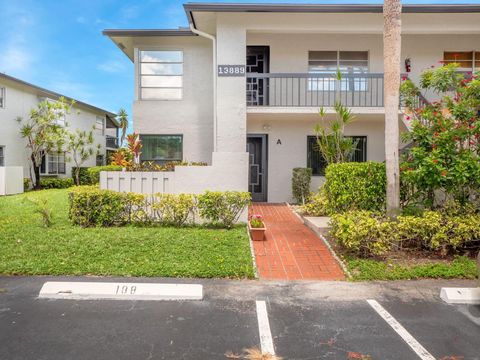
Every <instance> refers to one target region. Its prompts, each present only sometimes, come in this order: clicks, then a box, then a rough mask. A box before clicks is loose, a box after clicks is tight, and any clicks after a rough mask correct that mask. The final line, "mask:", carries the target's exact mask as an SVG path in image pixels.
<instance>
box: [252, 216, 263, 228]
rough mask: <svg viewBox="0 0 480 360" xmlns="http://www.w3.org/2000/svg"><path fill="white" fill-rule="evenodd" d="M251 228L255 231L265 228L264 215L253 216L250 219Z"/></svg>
mask: <svg viewBox="0 0 480 360" xmlns="http://www.w3.org/2000/svg"><path fill="white" fill-rule="evenodd" d="M250 227H252V228H255V229H258V228H263V227H265V225H264V224H263V218H262V215H252V216H251V217H250Z"/></svg>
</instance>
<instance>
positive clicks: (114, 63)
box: [97, 60, 126, 73]
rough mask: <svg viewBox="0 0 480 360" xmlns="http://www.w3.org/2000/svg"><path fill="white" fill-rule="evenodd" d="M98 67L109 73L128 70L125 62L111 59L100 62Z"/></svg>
mask: <svg viewBox="0 0 480 360" xmlns="http://www.w3.org/2000/svg"><path fill="white" fill-rule="evenodd" d="M97 68H98V69H99V70H101V71H105V72H107V73H118V72H123V71H125V70H126V68H125V64H123V63H122V62H121V61H118V60H109V61H106V62H104V63H101V64H98V66H97Z"/></svg>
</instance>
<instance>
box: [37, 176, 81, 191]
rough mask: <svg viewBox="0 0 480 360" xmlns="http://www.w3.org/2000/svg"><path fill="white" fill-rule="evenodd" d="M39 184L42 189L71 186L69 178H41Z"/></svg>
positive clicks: (71, 180) (71, 181)
mask: <svg viewBox="0 0 480 360" xmlns="http://www.w3.org/2000/svg"><path fill="white" fill-rule="evenodd" d="M40 186H41V187H42V188H43V189H66V188H69V187H72V186H73V179H71V178H41V179H40Z"/></svg>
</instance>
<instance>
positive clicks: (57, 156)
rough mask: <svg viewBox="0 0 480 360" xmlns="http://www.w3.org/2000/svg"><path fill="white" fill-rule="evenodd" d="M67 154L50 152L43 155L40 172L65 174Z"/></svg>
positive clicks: (44, 173)
mask: <svg viewBox="0 0 480 360" xmlns="http://www.w3.org/2000/svg"><path fill="white" fill-rule="evenodd" d="M65 173H66V166H65V154H64V153H62V152H60V153H50V154H46V155H43V156H42V164H41V165H40V174H43V175H58V174H65Z"/></svg>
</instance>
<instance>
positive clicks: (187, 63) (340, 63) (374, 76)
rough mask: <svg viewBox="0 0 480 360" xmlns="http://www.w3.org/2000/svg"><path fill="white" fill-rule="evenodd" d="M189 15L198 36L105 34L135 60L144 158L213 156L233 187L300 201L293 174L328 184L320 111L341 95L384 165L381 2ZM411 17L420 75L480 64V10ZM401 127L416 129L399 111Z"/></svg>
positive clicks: (417, 12) (410, 41) (370, 152)
mask: <svg viewBox="0 0 480 360" xmlns="http://www.w3.org/2000/svg"><path fill="white" fill-rule="evenodd" d="M184 8H185V11H186V15H187V18H188V20H189V23H190V29H184V28H181V29H178V30H105V31H104V34H105V35H107V36H109V37H110V38H111V39H112V41H113V42H114V43H115V44H116V45H117V46H118V47H119V48H120V49H121V50H122V51H123V52H124V53H125V54H126V55H127V56H128V57H129V58H130V59H131V60H132V61H133V62H134V64H135V84H134V88H135V100H134V104H133V125H134V130H135V132H137V133H139V134H141V138H142V140H143V144H144V146H143V149H142V151H143V152H142V159H144V160H153V161H158V162H163V161H168V160H186V161H204V162H207V163H208V164H210V165H212V166H213V168H215V171H213V173H216V174H219V176H220V175H225V176H227V175H228V174H231V173H235V174H236V175H235V179H232V183H231V184H225V186H226V187H228V186H231V187H232V188H233V189H237V190H238V189H239V188H240V189H244V190H247V189H248V190H249V191H251V192H252V194H253V198H254V200H257V201H269V202H281V201H290V200H291V198H292V196H291V176H292V169H293V168H294V167H307V166H309V167H312V168H313V170H314V177H313V181H312V190H315V189H317V188H318V186H319V185H320V184H321V183H322V181H323V177H322V176H321V175H322V172H323V168H322V167H323V164H322V162H321V158H320V156H319V154H318V153H317V152H315V151H314V150H313V149H312V141H313V138H312V137H311V136H312V135H313V127H314V125H315V124H316V123H317V122H318V121H319V116H318V111H319V108H320V106H324V107H326V108H327V111H328V112H329V113H330V115H329V116H330V117H332V116H333V114H332V105H333V104H334V102H335V100H341V101H342V102H343V103H344V104H345V105H347V106H349V107H350V108H351V109H352V111H353V112H354V113H355V115H356V118H357V120H356V121H355V122H354V123H353V124H351V125H350V126H348V127H347V129H346V133H347V134H348V135H351V136H356V137H358V139H359V142H358V143H359V148H358V152H357V154H356V160H358V161H365V160H374V161H384V152H385V145H384V107H383V36H382V32H383V16H382V5H292V4H225V3H223V4H219V3H211V4H210V3H188V4H186V5H184ZM403 11H404V13H403V15H402V33H403V36H402V59H401V60H402V63H403V64H405V67H404V69H403V71H404V72H408V76H409V77H410V78H412V79H413V80H415V81H416V80H418V78H419V75H420V73H421V72H422V71H423V70H424V69H427V68H429V67H431V66H440V65H441V64H439V61H443V60H445V61H447V62H449V61H454V60H456V61H458V62H460V63H461V65H462V67H463V68H464V69H466V70H470V71H472V70H475V69H478V68H480V36H479V35H480V6H478V5H404V7H403ZM407 65H408V66H407ZM407 67H409V68H408V69H407ZM337 68H338V69H340V70H341V71H342V72H343V73H344V75H343V80H342V81H341V82H339V81H336V80H335V79H334V75H333V74H334V73H335V72H336V71H337ZM399 122H400V126H401V130H402V131H408V129H407V127H406V126H405V124H404V121H403V118H402V115H401V114H400V113H399ZM248 163H249V165H247V164H248ZM219 164H221V165H219ZM182 171H184V170H182ZM192 171H193V170H192ZM205 171H206V170H205ZM221 173H222V174H221ZM238 174H240V175H238ZM175 176H176V177H177V176H179V174H176V175H175ZM220 177H221V176H220ZM193 179H195V177H193ZM247 179H248V180H247ZM194 181H195V180H194ZM213 181H214V179H212V183H213ZM207 185H208V184H207ZM207 187H208V186H207ZM212 187H213V188H215V187H218V186H216V185H215V186H212Z"/></svg>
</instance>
